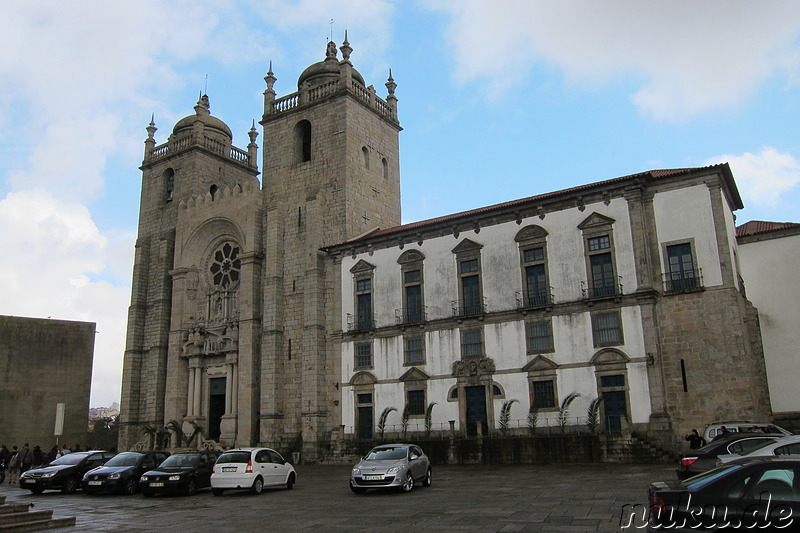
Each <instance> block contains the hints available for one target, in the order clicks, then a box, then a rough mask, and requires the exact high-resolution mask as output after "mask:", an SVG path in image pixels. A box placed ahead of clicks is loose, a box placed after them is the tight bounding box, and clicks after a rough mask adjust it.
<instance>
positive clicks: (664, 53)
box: [429, 0, 800, 120]
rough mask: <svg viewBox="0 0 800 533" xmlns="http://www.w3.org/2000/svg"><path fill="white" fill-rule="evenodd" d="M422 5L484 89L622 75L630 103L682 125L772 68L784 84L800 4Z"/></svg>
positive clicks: (739, 0) (467, 1) (733, 101)
mask: <svg viewBox="0 0 800 533" xmlns="http://www.w3.org/2000/svg"><path fill="white" fill-rule="evenodd" d="M429 5H433V6H436V7H437V8H438V9H440V10H443V11H446V12H449V14H450V15H451V16H452V23H451V26H450V30H449V40H450V42H451V44H452V45H453V46H454V48H455V54H456V63H457V70H456V76H457V79H459V80H460V81H462V82H468V81H469V82H471V81H475V80H480V81H481V82H482V83H484V87H485V89H486V90H487V92H489V93H491V92H495V91H497V90H503V89H505V88H506V87H508V86H509V85H511V84H513V83H520V82H524V83H530V80H525V75H526V74H528V73H529V71H530V70H531V69H533V68H534V67H537V66H538V67H540V68H545V67H548V68H549V67H555V68H557V69H559V70H561V71H563V72H564V74H565V76H566V78H567V79H568V80H569V81H570V82H572V83H580V84H584V85H586V84H599V83H604V82H606V81H609V80H610V79H612V78H617V77H620V78H621V77H630V78H632V79H641V81H640V82H639V89H638V90H636V91H635V93H634V94H632V95H631V99H632V101H633V103H634V104H635V105H636V106H637V107H638V109H639V110H640V112H641V113H642V114H644V115H647V116H650V117H653V118H655V119H659V120H681V119H685V118H689V117H692V116H695V115H697V114H699V113H703V112H706V111H709V110H714V109H722V108H728V107H730V106H735V105H737V104H739V103H741V102H742V101H743V100H745V99H746V98H747V97H749V96H750V95H751V94H752V93H753V92H754V91H755V90H756V89H757V88H758V86H759V85H760V84H761V83H763V82H764V81H765V80H766V78H767V77H768V76H770V75H773V74H774V73H775V72H776V71H780V72H783V73H784V74H785V76H786V78H787V80H789V81H790V82H792V81H793V80H794V79H795V78H796V76H797V72H798V60H797V57H798V46H797V44H796V42H795V38H796V37H797V35H798V34H799V33H800V24H798V20H800V4H798V3H796V2H791V1H788V0H782V1H772V2H750V1H747V0H731V1H727V2H724V3H723V2H696V1H694V0H676V1H671V2H640V1H631V0H606V1H604V2H584V1H579V0H563V1H559V2H530V1H529V0H507V1H503V2H489V1H488V0H464V1H461V2H458V3H455V2H447V1H445V0H439V1H435V2H432V3H430V4H429ZM523 80H525V81H523ZM534 83H535V80H534Z"/></svg>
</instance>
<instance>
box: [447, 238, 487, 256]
mask: <svg viewBox="0 0 800 533" xmlns="http://www.w3.org/2000/svg"><path fill="white" fill-rule="evenodd" d="M481 248H483V245H482V244H478V243H477V242H475V241H471V240H469V239H464V240H463V241H461V242H460V243H458V244H457V245H456V247H455V248H453V253H454V254H462V253H467V252H477V251H480V249H481Z"/></svg>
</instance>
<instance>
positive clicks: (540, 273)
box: [525, 264, 548, 306]
mask: <svg viewBox="0 0 800 533" xmlns="http://www.w3.org/2000/svg"><path fill="white" fill-rule="evenodd" d="M525 290H526V292H525V304H526V305H527V306H535V305H545V304H547V300H548V298H547V276H546V275H545V272H544V265H543V264H542V265H530V266H526V267H525Z"/></svg>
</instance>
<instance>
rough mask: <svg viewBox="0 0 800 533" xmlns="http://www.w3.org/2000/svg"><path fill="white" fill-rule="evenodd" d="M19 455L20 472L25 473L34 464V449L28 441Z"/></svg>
mask: <svg viewBox="0 0 800 533" xmlns="http://www.w3.org/2000/svg"><path fill="white" fill-rule="evenodd" d="M17 455H18V457H19V459H18V461H19V473H20V474H24V473H25V472H27V471H28V470H30V468H31V466H32V465H33V451H32V450H31V448H30V445H29V444H28V443H27V442H26V443H25V445H24V446H23V447H22V449H21V450H20V451H19V453H18V454H17Z"/></svg>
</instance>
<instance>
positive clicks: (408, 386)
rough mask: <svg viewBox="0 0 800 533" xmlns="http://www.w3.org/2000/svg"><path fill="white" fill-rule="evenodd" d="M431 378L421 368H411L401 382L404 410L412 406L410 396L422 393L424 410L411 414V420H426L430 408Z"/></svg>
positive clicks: (401, 377)
mask: <svg viewBox="0 0 800 533" xmlns="http://www.w3.org/2000/svg"><path fill="white" fill-rule="evenodd" d="M429 379H430V376H429V375H428V374H426V373H425V372H423V371H422V370H420V369H419V368H409V369H408V370H407V371H406V372H405V373H404V374H403V375H402V376H400V382H402V383H403V402H404V405H403V409H404V410H405V408H406V407H405V406H407V405H410V403H409V394H410V393H418V392H422V409H421V411H420V412H414V413H409V416H410V418H415V419H419V418H425V412H426V410H427V408H428V380H429Z"/></svg>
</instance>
